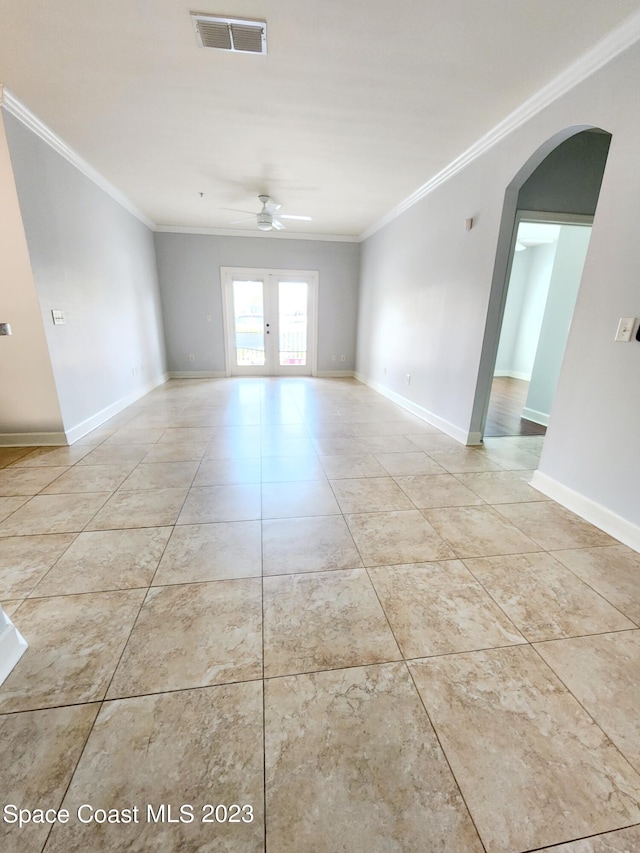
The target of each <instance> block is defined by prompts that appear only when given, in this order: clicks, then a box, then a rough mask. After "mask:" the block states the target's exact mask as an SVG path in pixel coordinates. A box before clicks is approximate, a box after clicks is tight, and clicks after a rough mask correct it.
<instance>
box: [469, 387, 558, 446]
mask: <svg viewBox="0 0 640 853" xmlns="http://www.w3.org/2000/svg"><path fill="white" fill-rule="evenodd" d="M528 391H529V383H528V382H526V381H525V380H523V379H513V378H512V377H510V376H495V377H494V379H493V383H492V385H491V399H490V401H489V411H488V413H487V423H486V426H485V430H484V434H485V435H486V436H500V435H545V434H546V432H547V428H546V427H544V426H542V425H541V424H536V423H534V422H533V421H528V420H527V419H526V418H523V417H521V416H520V414H521V412H522V408H523V406H524V404H525V401H526V399H527V393H528Z"/></svg>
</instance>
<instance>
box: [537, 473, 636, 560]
mask: <svg viewBox="0 0 640 853" xmlns="http://www.w3.org/2000/svg"><path fill="white" fill-rule="evenodd" d="M531 485H532V486H533V488H534V489H537V490H538V491H539V492H542V494H543V495H546V496H547V497H548V498H552V499H553V500H554V501H557V502H558V503H559V504H562V506H564V507H566V508H567V509H570V510H571V512H575V514H576V515H579V516H580V518H584V520H585V521H588V522H589V523H590V524H594V525H595V526H596V527H599V528H600V530H604V532H605V533H608V534H609V535H610V536H613V537H614V539H618V540H619V541H620V542H623V543H624V544H625V545H628V546H629V548H633V549H634V550H635V551H640V527H639V526H638V525H637V524H633V522H631V521H628V520H627V519H626V518H622V516H620V515H617V514H616V513H615V512H612V511H611V510H610V509H607V508H606V507H605V506H602V504H599V503H596V502H595V501H592V500H591V498H587V497H585V496H584V495H581V494H580V493H579V492H576V491H574V490H573V489H570V488H569V487H568V486H565V485H563V484H562V483H559V482H558V481H557V480H554V479H553V477H549V475H548V474H544V473H543V472H542V471H535V472H534V475H533V477H532V479H531Z"/></svg>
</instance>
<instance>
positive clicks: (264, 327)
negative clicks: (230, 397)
mask: <svg viewBox="0 0 640 853" xmlns="http://www.w3.org/2000/svg"><path fill="white" fill-rule="evenodd" d="M317 280H318V274H317V272H313V271H309V270H307V271H302V272H300V271H292V270H264V269H262V270H261V269H237V268H232V267H223V268H222V288H223V303H224V315H225V340H226V359H227V373H228V374H229V375H231V376H282V375H301V376H310V375H311V374H313V373H315V362H316V351H315V347H316V293H317Z"/></svg>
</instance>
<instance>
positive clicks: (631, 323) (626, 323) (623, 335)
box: [615, 317, 636, 342]
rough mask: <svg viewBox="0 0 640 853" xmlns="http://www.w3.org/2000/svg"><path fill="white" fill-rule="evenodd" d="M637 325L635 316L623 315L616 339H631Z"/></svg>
mask: <svg viewBox="0 0 640 853" xmlns="http://www.w3.org/2000/svg"><path fill="white" fill-rule="evenodd" d="M635 325H636V318H635V317H621V318H620V322H619V323H618V331H617V332H616V336H615V340H616V341H625V342H626V341H630V340H631V338H632V336H633V330H634V328H635Z"/></svg>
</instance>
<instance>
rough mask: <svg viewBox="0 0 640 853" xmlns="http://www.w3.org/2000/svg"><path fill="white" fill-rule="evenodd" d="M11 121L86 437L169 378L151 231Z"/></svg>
mask: <svg viewBox="0 0 640 853" xmlns="http://www.w3.org/2000/svg"><path fill="white" fill-rule="evenodd" d="M4 120H5V126H6V131H7V138H8V143H9V151H10V155H11V162H12V166H13V173H14V176H15V183H16V187H17V192H18V199H19V202H20V210H21V213H22V221H23V224H24V232H25V234H26V239H27V246H28V249H29V256H30V260H31V267H32V270H33V276H34V280H35V286H36V291H37V295H38V299H39V303H40V311H41V320H40V322H41V324H42V323H44V329H45V333H46V339H47V343H48V349H49V356H50V363H51V368H50V369H52V370H53V375H54V378H55V384H56V388H57V393H58V399H59V403H60V409H61V412H62V418H63V423H64V429H65V432H66V434H67V437H69V436H71V437H79V435H81V434H83V432H86V431H87V430H88V429H90V428H92V427H93V426H95V425H97V424H98V423H100V422H102V421H103V420H105V419H106V418H107V417H109V416H111V415H112V414H115V412H117V411H119V410H120V409H121V408H123V407H124V406H125V405H127V404H128V403H130V402H133V400H135V399H137V398H138V397H140V396H142V395H143V394H144V393H146V392H147V391H148V390H150V389H151V388H152V387H154V386H155V385H157V384H159V383H160V382H162V381H163V380H164V378H165V353H164V339H163V330H162V314H161V305H160V292H159V286H158V276H157V268H156V259H155V251H154V243H153V233H152V231H151V230H150V229H149V228H148V227H147V226H146V225H144V224H142V223H141V222H140V221H139V220H138V219H136V218H135V217H134V216H133V215H132V214H131V213H129V212H128V211H127V210H125V209H124V208H123V207H122V206H121V205H120V204H118V202H116V201H115V200H114V199H113V198H111V196H109V195H108V194H107V193H106V192H105V191H104V190H102V189H101V188H100V187H98V186H97V185H96V184H95V183H94V182H93V181H91V180H90V179H89V178H88V177H86V176H85V175H84V174H83V173H82V172H80V171H79V170H78V169H77V168H76V167H75V166H73V165H72V164H71V163H70V162H69V161H67V160H66V159H65V158H64V157H62V156H61V155H60V154H59V153H58V152H56V151H55V150H54V149H53V148H51V147H50V146H49V145H47V143H45V142H44V141H43V140H42V139H41V138H40V137H39V136H37V135H36V134H35V133H33V132H32V131H31V130H29V129H28V128H27V127H25V126H24V125H23V124H22V123H21V122H20V121H19V120H18V119H17V118H15V117H14V116H13V115H10V114H7V113H5V116H4ZM53 309H56V310H61V311H63V312H64V315H65V324H64V325H53V322H52V317H51V311H52V310H53Z"/></svg>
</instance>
